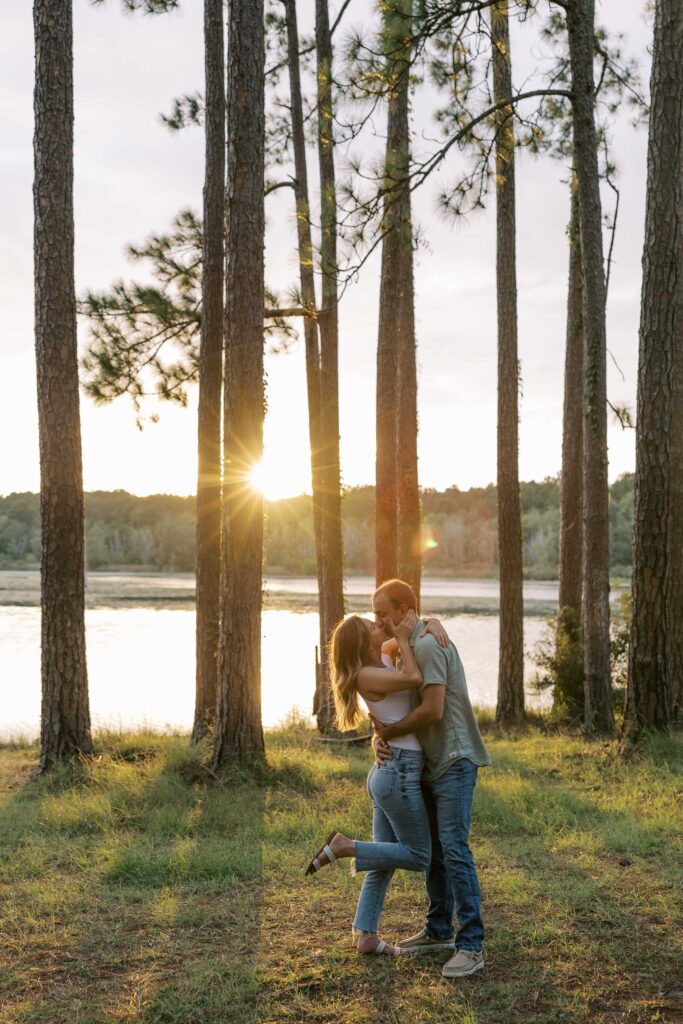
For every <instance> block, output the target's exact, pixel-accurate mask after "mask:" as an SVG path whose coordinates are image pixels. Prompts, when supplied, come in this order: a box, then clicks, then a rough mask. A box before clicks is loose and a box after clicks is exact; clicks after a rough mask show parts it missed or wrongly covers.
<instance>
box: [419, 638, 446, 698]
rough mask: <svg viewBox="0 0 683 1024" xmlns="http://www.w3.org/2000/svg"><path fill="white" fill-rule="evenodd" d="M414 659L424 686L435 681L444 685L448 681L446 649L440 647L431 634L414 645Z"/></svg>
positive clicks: (439, 684)
mask: <svg viewBox="0 0 683 1024" xmlns="http://www.w3.org/2000/svg"><path fill="white" fill-rule="evenodd" d="M415 659H416V661H417V663H418V665H419V666H420V671H421V672H422V678H423V679H424V684H423V685H424V686H429V685H431V684H432V683H435V684H436V685H437V686H445V685H446V683H447V681H448V651H447V648H445V647H441V646H440V645H439V644H438V643H437V641H436V637H433V636H432V635H431V634H429V633H428V634H427V636H425V637H423V638H422V639H421V640H420V642H419V643H418V644H416V645H415Z"/></svg>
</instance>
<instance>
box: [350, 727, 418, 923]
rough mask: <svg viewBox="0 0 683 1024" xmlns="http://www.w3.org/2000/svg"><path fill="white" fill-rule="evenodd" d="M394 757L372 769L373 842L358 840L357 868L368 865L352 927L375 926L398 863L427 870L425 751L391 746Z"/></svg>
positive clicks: (369, 782)
mask: <svg viewBox="0 0 683 1024" xmlns="http://www.w3.org/2000/svg"><path fill="white" fill-rule="evenodd" d="M391 752H392V758H391V760H390V761H387V762H385V764H382V765H380V766H378V765H374V764H373V766H372V768H371V769H370V772H369V774H368V793H369V794H370V796H371V797H372V803H373V814H372V838H373V841H372V842H371V843H363V842H358V841H356V871H366V872H367V874H366V876H365V879H364V880H363V888H362V890H361V894H360V898H359V900H358V906H357V908H356V916H355V919H354V922H353V927H354V928H356V929H357V930H358V931H364V932H376V931H377V926H378V924H379V918H380V914H381V913H382V907H383V905H384V897H385V895H386V892H387V889H388V887H389V883H390V881H391V877H392V875H393V873H394V871H395V870H396V868H404V869H406V870H408V871H426V870H427V868H428V867H429V863H430V860H431V852H432V844H431V838H430V829H429V818H428V816H427V810H426V808H425V803H424V799H423V796H422V785H421V776H422V767H423V765H424V756H423V754H422V753H421V752H420V751H418V750H404V749H403V748H401V747H392V748H391Z"/></svg>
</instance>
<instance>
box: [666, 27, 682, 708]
mask: <svg viewBox="0 0 683 1024" xmlns="http://www.w3.org/2000/svg"><path fill="white" fill-rule="evenodd" d="M682 24H683V22H681V20H680V18H679V22H678V30H679V36H678V40H679V47H680V46H681V45H683V40H682V39H681V25H682ZM678 54H679V75H681V76H683V70H682V69H681V67H680V54H681V50H680V49H679V50H678ZM678 84H679V87H680V78H679V83H678ZM679 97H680V93H679ZM679 102H680V98H679ZM679 109H680V108H679ZM681 130H683V129H681ZM679 154H680V150H679ZM679 167H680V164H679ZM681 173H683V172H681ZM680 181H681V176H680V173H679V182H680ZM682 202H683V200H682V199H681V196H680V193H679V200H678V213H677V220H678V257H677V260H678V273H677V278H676V295H677V298H676V327H675V331H674V353H673V368H672V374H671V406H672V408H671V433H670V441H669V444H670V451H671V486H670V491H669V561H668V566H667V573H668V575H667V621H668V624H669V628H668V639H669V651H668V654H667V676H668V690H669V694H670V700H671V721H672V723H673V724H675V725H683V269H682V267H683V212H682V208H681V207H682Z"/></svg>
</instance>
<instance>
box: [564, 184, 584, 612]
mask: <svg viewBox="0 0 683 1024" xmlns="http://www.w3.org/2000/svg"><path fill="white" fill-rule="evenodd" d="M583 347H584V346H583V286H582V271H581V237H580V227H579V197H578V191H577V186H576V175H575V174H572V200H571V216H570V220H569V285H568V290H567V344H566V350H565V362H564V412H563V417H562V476H561V479H560V598H559V607H560V614H562V612H563V611H564V609H565V608H569V609H570V611H571V613H572V616H573V618H574V620H575V622H578V621H579V619H580V616H581V595H582V593H583V565H582V559H583Z"/></svg>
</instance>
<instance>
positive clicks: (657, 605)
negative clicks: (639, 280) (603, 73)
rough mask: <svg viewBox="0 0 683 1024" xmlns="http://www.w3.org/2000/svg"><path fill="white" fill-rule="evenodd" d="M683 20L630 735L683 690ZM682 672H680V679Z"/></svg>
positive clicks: (656, 136)
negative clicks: (682, 655) (682, 646)
mask: <svg viewBox="0 0 683 1024" xmlns="http://www.w3.org/2000/svg"><path fill="white" fill-rule="evenodd" d="M682 48H683V17H682V14H681V8H680V4H679V3H677V2H675V0H658V2H657V5H656V13H655V32H654V48H653V60H652V77H651V96H652V106H651V111H650V131H649V140H648V174H647V209H646V217H645V245H644V250H643V291H642V302H641V318H640V350H639V360H638V414H637V416H638V418H637V423H636V476H635V507H634V532H633V541H634V543H633V591H632V594H633V614H632V621H631V644H630V659H629V673H628V693H627V707H626V722H625V725H626V733H627V735H630V736H631V737H635V736H637V735H638V734H639V733H640V732H641V731H642V730H643V729H645V728H655V729H667V728H668V727H669V725H670V723H671V720H672V712H673V707H672V706H673V704H674V703H675V701H676V700H677V695H678V694H679V693H680V671H681V660H680V644H681V642H682V641H681V635H682V634H683V617H682V614H681V613H682V604H681V571H683V563H682V561H681V551H682V549H681V528H682V525H683V524H682V522H681V513H682V512H683V507H682V502H681V494H682V491H681V488H682V487H683V480H682V479H681V475H682V472H683V460H682V459H681V443H682V442H681V436H680V431H681V428H682V427H683V416H682V413H681V399H682V388H681V369H682V358H681V348H682V347H683V306H682V304H681V279H682V277H683V268H682V267H681V261H682V260H683V247H682V246H681V209H682V207H681V197H682V190H683V184H682V182H683V157H682V143H683V56H682V53H683V49H682ZM677 674H678V678H676V676H677Z"/></svg>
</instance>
